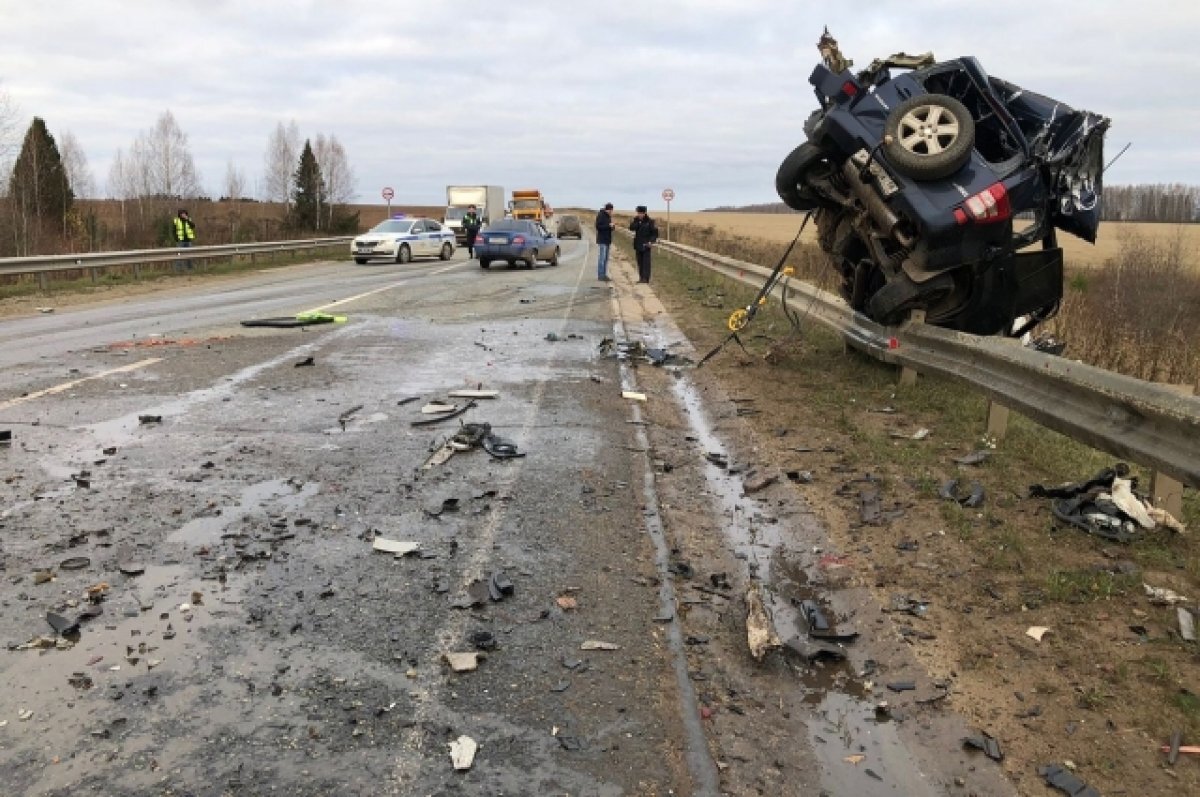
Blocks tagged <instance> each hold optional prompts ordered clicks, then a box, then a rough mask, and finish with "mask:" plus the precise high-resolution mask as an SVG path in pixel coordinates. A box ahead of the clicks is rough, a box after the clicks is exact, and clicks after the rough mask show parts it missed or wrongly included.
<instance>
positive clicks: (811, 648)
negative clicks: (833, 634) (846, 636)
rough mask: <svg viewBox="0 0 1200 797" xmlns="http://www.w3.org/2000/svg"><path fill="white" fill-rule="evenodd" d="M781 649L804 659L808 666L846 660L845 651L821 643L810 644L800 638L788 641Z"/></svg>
mask: <svg viewBox="0 0 1200 797" xmlns="http://www.w3.org/2000/svg"><path fill="white" fill-rule="evenodd" d="M783 648H784V650H787V651H790V652H791V653H794V654H795V655H797V656H799V657H800V658H802V659H804V661H805V662H806V663H808V664H816V663H817V662H820V661H824V662H837V661H844V660H845V658H846V651H844V650H842V649H841V648H838V647H835V646H833V645H830V644H826V643H821V642H810V641H808V640H805V639H801V638H800V637H793V638H792V639H789V640H788V641H787V642H785V643H784V644H783Z"/></svg>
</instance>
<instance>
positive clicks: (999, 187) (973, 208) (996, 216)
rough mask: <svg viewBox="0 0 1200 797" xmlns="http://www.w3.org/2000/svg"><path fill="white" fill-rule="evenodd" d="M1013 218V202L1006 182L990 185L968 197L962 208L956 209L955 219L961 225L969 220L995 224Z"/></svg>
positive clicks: (977, 222)
mask: <svg viewBox="0 0 1200 797" xmlns="http://www.w3.org/2000/svg"><path fill="white" fill-rule="evenodd" d="M1010 218H1012V203H1011V202H1009V199H1008V191H1006V190H1005V188H1004V183H996V184H995V185H991V186H988V187H987V188H985V189H983V190H982V191H980V192H979V193H978V194H976V195H975V196H972V197H967V201H966V202H964V203H963V206H962V207H961V208H955V209H954V221H955V223H956V224H958V225H959V226H962V225H964V224H966V223H967V222H968V221H974V222H975V223H976V224H995V223H996V222H998V221H1005V220H1007V219H1010Z"/></svg>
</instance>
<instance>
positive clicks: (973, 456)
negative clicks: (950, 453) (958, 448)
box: [954, 448, 992, 465]
mask: <svg viewBox="0 0 1200 797" xmlns="http://www.w3.org/2000/svg"><path fill="white" fill-rule="evenodd" d="M991 455H992V452H991V451H988V450H987V449H986V448H984V449H980V450H978V451H972V452H971V453H970V454H964V455H963V456H961V457H955V458H954V462H955V464H958V465H981V464H983V463H984V462H987V460H988V458H989V457H990V456H991Z"/></svg>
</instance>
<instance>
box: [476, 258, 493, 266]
mask: <svg viewBox="0 0 1200 797" xmlns="http://www.w3.org/2000/svg"><path fill="white" fill-rule="evenodd" d="M491 265H492V261H490V260H488V259H487V258H486V257H481V258H479V267H480V268H489V267H491Z"/></svg>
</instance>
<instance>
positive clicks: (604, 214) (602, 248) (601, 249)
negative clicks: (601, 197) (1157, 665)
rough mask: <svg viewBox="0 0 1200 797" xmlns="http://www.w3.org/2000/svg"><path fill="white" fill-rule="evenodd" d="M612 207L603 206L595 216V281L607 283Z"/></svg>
mask: <svg viewBox="0 0 1200 797" xmlns="http://www.w3.org/2000/svg"><path fill="white" fill-rule="evenodd" d="M612 209H613V205H612V203H611V202H609V203H607V204H605V206H604V208H603V209H602V210H601V211H600V212H599V213H597V214H596V279H598V280H600V281H601V282H608V248H609V247H610V246H612V232H613V220H612Z"/></svg>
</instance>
